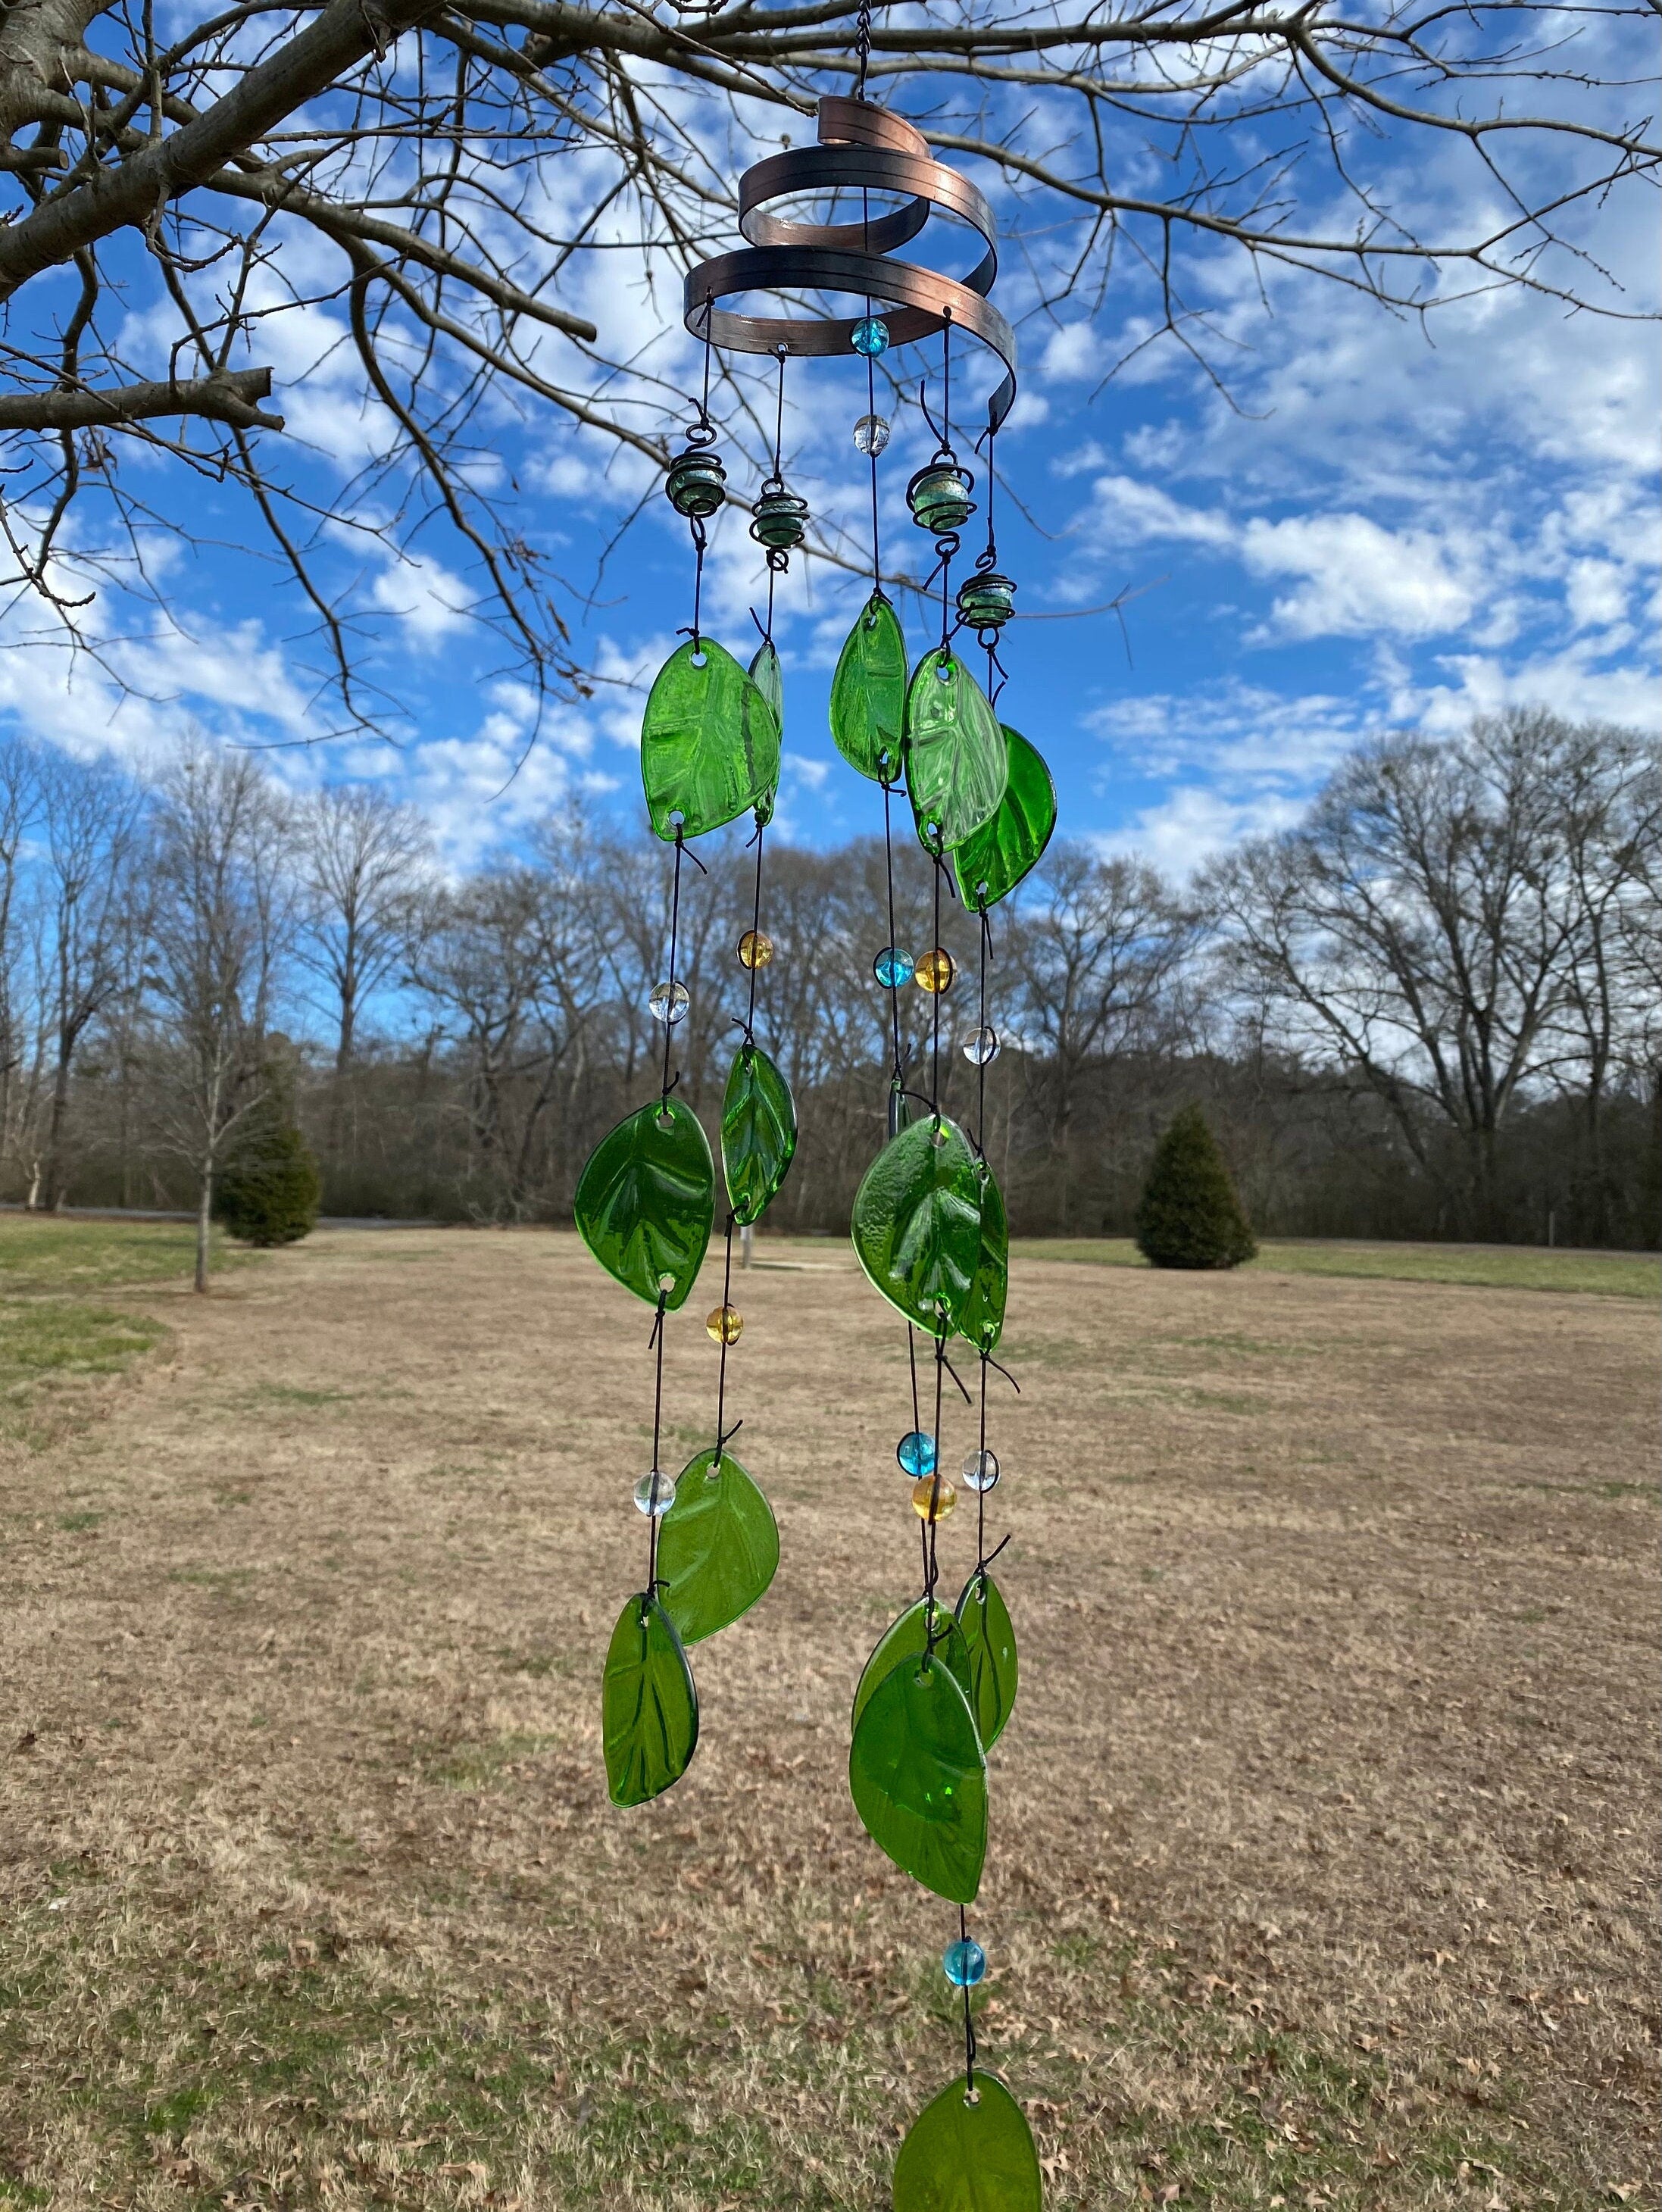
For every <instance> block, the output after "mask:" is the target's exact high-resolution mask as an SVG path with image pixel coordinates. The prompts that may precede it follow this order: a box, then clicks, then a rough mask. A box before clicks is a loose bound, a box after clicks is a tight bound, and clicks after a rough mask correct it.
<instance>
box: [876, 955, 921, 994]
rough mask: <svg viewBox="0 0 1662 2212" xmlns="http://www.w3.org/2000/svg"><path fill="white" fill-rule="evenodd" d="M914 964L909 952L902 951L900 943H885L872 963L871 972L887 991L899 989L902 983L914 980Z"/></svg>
mask: <svg viewBox="0 0 1662 2212" xmlns="http://www.w3.org/2000/svg"><path fill="white" fill-rule="evenodd" d="M914 965H915V963H914V962H913V957H912V955H911V954H910V953H909V952H902V951H901V948H900V946H899V945H884V947H883V951H881V952H880V953H879V954H878V955H877V957H876V959H875V960H874V961H873V962H872V963H871V973H872V974H873V975H875V976H876V979H877V981H879V982H880V983H881V984H882V985H883V988H884V990H885V991H898V990H899V989H900V987H901V984H902V983H909V982H910V981H912V974H913V967H914Z"/></svg>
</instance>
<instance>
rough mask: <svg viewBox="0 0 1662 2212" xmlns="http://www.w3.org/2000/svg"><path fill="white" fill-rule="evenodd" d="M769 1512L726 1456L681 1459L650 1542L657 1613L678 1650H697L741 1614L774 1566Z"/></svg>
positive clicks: (774, 1529)
mask: <svg viewBox="0 0 1662 2212" xmlns="http://www.w3.org/2000/svg"><path fill="white" fill-rule="evenodd" d="M778 1566H779V1528H778V1525H777V1523H776V1522H775V1521H774V1519H773V1507H772V1506H771V1505H769V1504H768V1503H767V1499H766V1498H764V1497H763V1496H762V1494H761V1491H760V1490H758V1489H757V1487H756V1486H755V1482H754V1481H753V1480H751V1478H750V1477H749V1474H746V1472H745V1471H744V1469H743V1468H742V1467H741V1466H740V1465H739V1463H738V1462H737V1460H736V1459H735V1458H734V1457H733V1455H732V1454H731V1452H723V1453H722V1454H721V1455H719V1464H718V1456H717V1454H716V1452H715V1451H714V1449H711V1450H709V1451H701V1452H700V1453H698V1455H696V1456H695V1458H693V1459H689V1460H688V1462H687V1464H686V1466H685V1467H684V1468H682V1470H681V1476H680V1480H678V1481H677V1482H676V1494H675V1503H674V1504H673V1505H671V1506H670V1510H669V1511H668V1512H667V1513H666V1514H665V1515H664V1521H663V1526H662V1528H661V1529H660V1532H659V1534H658V1573H659V1574H660V1575H661V1576H662V1577H663V1578H664V1582H665V1583H667V1584H668V1588H667V1589H664V1591H663V1592H662V1594H661V1598H662V1603H663V1607H664V1612H665V1613H668V1614H669V1616H670V1620H672V1621H673V1622H674V1623H675V1626H676V1632H678V1634H679V1635H680V1638H681V1640H682V1643H683V1644H701V1643H702V1642H703V1640H704V1638H706V1637H707V1636H714V1635H717V1634H719V1632H720V1631H721V1630H722V1629H724V1628H729V1627H731V1626H732V1624H733V1622H734V1621H736V1620H737V1619H738V1617H739V1615H740V1614H741V1613H749V1610H750V1607H752V1606H753V1605H754V1604H755V1601H756V1600H757V1599H758V1598H759V1597H761V1595H762V1594H763V1593H764V1592H765V1591H766V1589H767V1585H768V1583H771V1582H772V1581H773V1575H774V1572H775V1571H776V1570H777V1568H778Z"/></svg>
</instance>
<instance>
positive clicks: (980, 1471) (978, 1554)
mask: <svg viewBox="0 0 1662 2212" xmlns="http://www.w3.org/2000/svg"><path fill="white" fill-rule="evenodd" d="M989 1356H990V1355H989V1354H988V1353H986V1352H983V1353H982V1354H981V1442H980V1454H981V1464H980V1467H979V1468H977V1469H976V1474H977V1475H978V1476H979V1478H980V1481H981V1482H982V1484H983V1485H985V1484H986V1448H987V1443H986V1371H987V1360H988V1358H989ZM975 1571H976V1573H977V1574H978V1575H979V1574H983V1573H985V1572H986V1489H985V1487H983V1488H982V1489H980V1490H978V1491H977V1492H976V1493H975Z"/></svg>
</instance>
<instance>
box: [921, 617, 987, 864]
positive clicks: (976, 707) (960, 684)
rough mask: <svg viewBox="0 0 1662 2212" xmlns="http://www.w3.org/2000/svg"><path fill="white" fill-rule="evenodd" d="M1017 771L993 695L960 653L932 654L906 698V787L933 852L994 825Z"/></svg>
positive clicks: (925, 659) (940, 651) (939, 650)
mask: <svg viewBox="0 0 1662 2212" xmlns="http://www.w3.org/2000/svg"><path fill="white" fill-rule="evenodd" d="M1009 774H1010V756H1009V752H1008V750H1007V748H1006V746H1005V744H1004V731H1003V729H1002V727H1001V726H1000V725H999V721H998V716H997V715H996V714H994V713H993V711H992V708H991V707H990V706H989V705H988V703H987V696H986V692H985V691H983V690H982V689H981V687H980V684H978V683H977V682H976V681H975V678H974V677H973V676H972V675H971V674H970V672H969V671H968V669H967V668H966V667H965V666H964V664H963V662H962V661H961V660H960V659H958V658H957V656H956V655H955V653H951V652H949V651H947V650H944V649H943V648H942V647H938V646H937V647H936V648H935V650H934V651H933V652H931V653H925V655H924V657H923V659H921V660H920V661H919V663H918V666H917V671H916V673H915V674H914V675H913V678H912V684H911V689H910V690H908V691H907V695H906V787H907V791H908V792H909V793H910V794H911V798H912V812H913V818H914V819H915V821H916V823H917V825H918V835H919V837H920V838H921V839H922V841H923V842H924V844H925V846H926V847H927V848H928V849H929V850H930V851H931V853H935V852H939V851H941V850H943V848H945V847H947V846H949V845H961V844H962V843H963V842H964V840H965V839H966V838H967V837H973V836H974V834H975V832H976V831H977V830H978V829H980V827H981V825H982V823H984V822H990V821H991V820H992V817H993V816H994V815H995V814H996V813H997V812H998V806H999V802H1000V801H1001V800H1002V799H1003V798H1004V783H1005V781H1006V778H1007V777H1008V775H1009Z"/></svg>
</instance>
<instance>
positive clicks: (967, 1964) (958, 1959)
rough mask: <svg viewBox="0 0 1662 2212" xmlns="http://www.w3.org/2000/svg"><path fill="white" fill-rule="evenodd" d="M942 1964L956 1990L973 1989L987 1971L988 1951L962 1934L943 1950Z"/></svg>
mask: <svg viewBox="0 0 1662 2212" xmlns="http://www.w3.org/2000/svg"><path fill="white" fill-rule="evenodd" d="M941 1964H942V1965H943V1966H944V1967H945V1968H946V1978H947V1979H948V1981H949V1982H950V1983H951V1984H952V1986H953V1988H954V1989H955V1990H973V1989H974V1986H975V1984H976V1983H977V1982H979V1981H980V1978H981V1977H982V1975H983V1974H985V1973H986V1952H985V1951H984V1950H983V1949H982V1948H981V1947H980V1944H979V1943H972V1942H970V1940H969V1938H968V1937H967V1936H961V1937H960V1938H959V1940H958V1942H955V1943H949V1944H948V1945H947V1947H946V1948H945V1950H944V1951H943V1952H942V1954H941Z"/></svg>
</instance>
